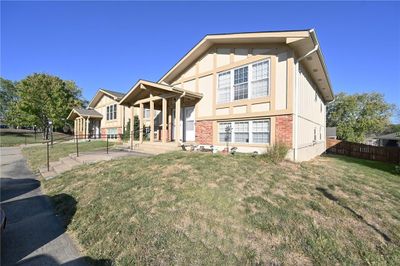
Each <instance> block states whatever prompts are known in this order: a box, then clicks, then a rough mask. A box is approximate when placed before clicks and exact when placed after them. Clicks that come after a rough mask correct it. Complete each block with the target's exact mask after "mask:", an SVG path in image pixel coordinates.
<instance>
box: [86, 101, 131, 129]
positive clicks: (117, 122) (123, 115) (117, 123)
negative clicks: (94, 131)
mask: <svg viewBox="0 0 400 266" xmlns="http://www.w3.org/2000/svg"><path fill="white" fill-rule="evenodd" d="M113 104H117V119H112V120H107V106H110V105H113ZM93 109H94V110H96V111H97V112H99V113H101V114H102V115H103V119H101V123H100V128H118V127H124V126H125V124H126V123H127V122H128V118H129V117H130V114H129V108H127V107H125V106H121V105H119V104H118V102H117V101H115V100H114V99H112V98H111V97H109V96H108V95H103V97H102V98H101V99H100V100H99V102H98V103H97V104H96V106H95V107H94V108H93Z"/></svg>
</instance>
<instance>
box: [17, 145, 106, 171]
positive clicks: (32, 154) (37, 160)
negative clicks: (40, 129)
mask: <svg viewBox="0 0 400 266" xmlns="http://www.w3.org/2000/svg"><path fill="white" fill-rule="evenodd" d="M106 145H107V143H106V142H105V141H90V142H79V152H80V153H81V152H88V151H95V150H101V149H103V150H104V152H105V150H106ZM109 145H110V149H111V147H112V146H113V145H114V144H113V143H109ZM22 153H23V154H24V156H25V157H26V158H27V160H28V163H29V166H30V167H31V168H32V169H33V170H38V169H39V168H40V167H42V166H45V165H46V162H47V147H46V145H40V146H32V147H25V148H23V149H22ZM71 153H76V144H75V143H71V142H70V143H58V144H54V145H53V147H51V146H50V148H49V155H50V156H49V158H50V162H53V161H58V160H59V159H60V158H62V157H66V156H68V155H69V154H71Z"/></svg>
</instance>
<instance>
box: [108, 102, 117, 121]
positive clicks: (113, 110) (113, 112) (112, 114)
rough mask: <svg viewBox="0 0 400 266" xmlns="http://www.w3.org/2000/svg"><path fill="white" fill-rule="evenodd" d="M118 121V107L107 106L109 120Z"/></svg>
mask: <svg viewBox="0 0 400 266" xmlns="http://www.w3.org/2000/svg"><path fill="white" fill-rule="evenodd" d="M113 119H117V105H116V104H113V105H109V106H107V120H113Z"/></svg>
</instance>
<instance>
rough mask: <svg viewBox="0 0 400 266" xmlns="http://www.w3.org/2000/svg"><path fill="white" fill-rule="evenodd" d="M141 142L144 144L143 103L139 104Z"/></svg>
mask: <svg viewBox="0 0 400 266" xmlns="http://www.w3.org/2000/svg"><path fill="white" fill-rule="evenodd" d="M139 142H140V143H142V142H143V103H141V104H139Z"/></svg>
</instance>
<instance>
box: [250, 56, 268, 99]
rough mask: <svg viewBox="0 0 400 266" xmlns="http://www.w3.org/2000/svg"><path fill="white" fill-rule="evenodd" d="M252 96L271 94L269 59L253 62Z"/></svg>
mask: <svg viewBox="0 0 400 266" xmlns="http://www.w3.org/2000/svg"><path fill="white" fill-rule="evenodd" d="M252 68H253V78H252V87H253V92H252V98H256V97H263V96H268V95H269V61H264V62H260V63H257V64H253V66H252Z"/></svg>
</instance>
